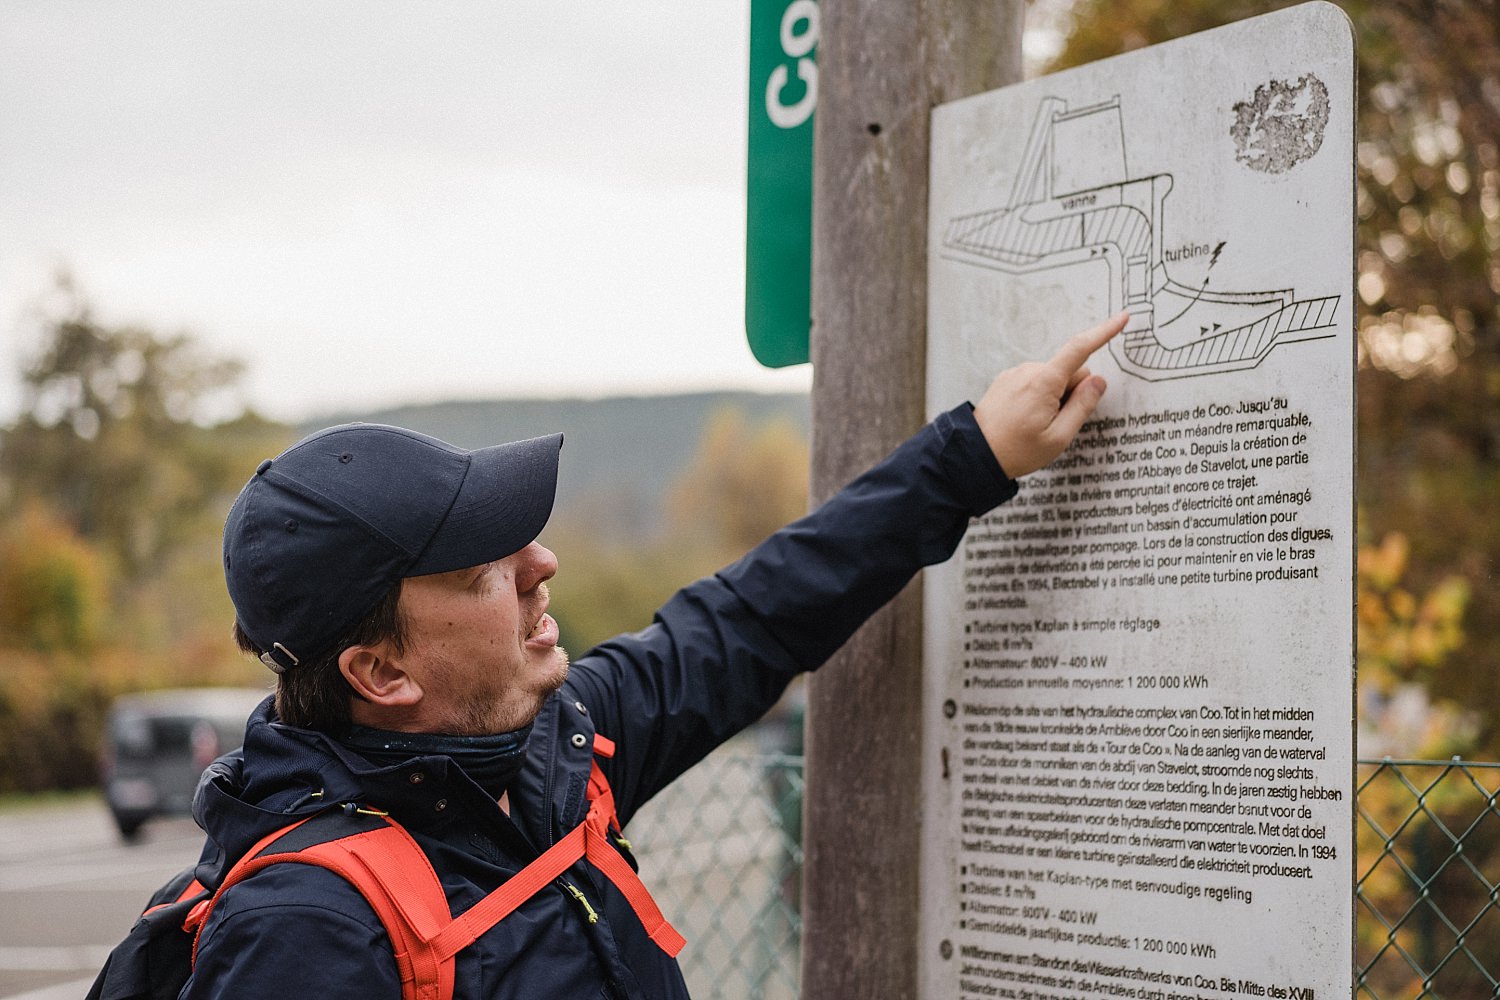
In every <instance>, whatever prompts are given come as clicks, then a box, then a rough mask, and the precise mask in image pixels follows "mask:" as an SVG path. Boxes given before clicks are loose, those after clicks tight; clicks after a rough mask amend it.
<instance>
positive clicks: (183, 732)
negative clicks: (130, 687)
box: [101, 688, 269, 840]
mask: <svg viewBox="0 0 1500 1000" xmlns="http://www.w3.org/2000/svg"><path fill="white" fill-rule="evenodd" d="M267 694H269V692H268V691H264V690H261V689H259V688H186V689H181V690H167V691H149V692H146V693H144V694H131V695H124V696H122V697H120V698H118V699H117V700H116V701H115V704H114V706H113V707H112V708H111V709H110V713H109V726H108V730H107V732H106V733H105V741H104V759H103V767H102V775H101V777H102V779H103V784H104V797H105V799H106V800H107V801H108V803H109V811H110V813H111V814H113V816H114V819H115V825H116V826H118V827H119V828H120V836H121V837H123V838H125V839H126V840H133V839H134V838H135V837H136V836H137V835H138V834H139V833H140V829H141V826H142V824H144V823H145V822H146V821H147V820H148V819H151V818H153V817H156V816H186V815H190V814H191V813H192V808H193V791H194V789H196V788H197V787H198V778H199V776H200V775H202V774H203V770H204V768H206V767H208V765H209V764H211V763H213V761H214V758H216V757H218V756H219V755H220V754H224V753H228V752H229V751H230V750H233V749H235V748H237V747H238V746H240V744H241V743H242V742H243V741H244V738H245V721H246V720H247V719H248V718H249V717H250V713H251V711H253V710H254V708H255V706H256V705H258V704H260V702H261V701H263V700H264V699H265V697H266V696H267Z"/></svg>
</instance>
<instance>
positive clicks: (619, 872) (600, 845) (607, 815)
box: [431, 762, 687, 958]
mask: <svg viewBox="0 0 1500 1000" xmlns="http://www.w3.org/2000/svg"><path fill="white" fill-rule="evenodd" d="M600 789H602V791H600ZM614 822H615V808H614V794H613V793H612V792H611V791H610V790H609V783H608V782H607V781H605V780H604V774H603V772H602V771H600V770H599V765H598V763H597V762H596V763H594V764H593V771H592V773H591V774H590V776H589V812H588V816H587V818H585V819H584V821H583V822H582V823H581V824H579V825H578V826H576V827H574V828H573V830H572V832H570V833H569V834H568V835H567V836H565V837H563V838H562V839H561V840H559V841H558V842H557V843H555V844H553V845H552V846H551V847H550V848H548V849H547V850H546V852H544V853H543V854H542V856H541V857H539V858H537V859H536V860H535V861H533V862H532V863H531V864H529V865H527V866H526V867H525V868H523V869H521V870H520V871H519V872H517V873H516V874H514V875H512V876H511V877H510V878H508V879H506V881H505V884H504V885H502V886H501V887H500V888H498V889H496V890H495V891H494V892H492V893H490V894H489V895H488V896H485V897H484V898H483V899H481V900H480V901H479V902H477V903H475V904H474V905H473V906H471V907H470V908H469V909H468V910H466V911H464V913H463V914H462V915H461V916H458V917H455V918H454V920H453V922H452V923H451V924H449V925H448V926H447V927H444V928H443V929H442V930H441V931H439V932H438V934H437V935H436V936H435V937H433V938H432V940H431V945H432V947H433V948H434V950H436V951H437V953H438V954H439V955H440V956H442V957H443V958H448V957H451V956H453V955H456V954H458V952H460V951H462V950H463V949H464V948H466V947H468V945H469V944H471V943H472V942H473V941H474V940H475V939H477V938H478V937H479V936H480V935H481V934H483V933H484V932H485V931H487V930H489V929H490V928H491V927H493V926H495V925H496V924H497V923H499V922H500V921H501V920H504V919H505V918H506V917H507V916H509V915H510V914H511V913H512V912H513V911H514V910H515V909H516V907H518V906H520V905H521V904H522V903H524V902H526V900H528V899H530V898H531V897H532V896H535V895H536V894H537V893H538V892H540V891H541V890H542V889H543V888H544V887H545V886H547V885H548V884H550V883H551V882H552V880H553V879H555V878H557V877H558V876H559V875H561V874H562V873H563V872H565V871H567V870H568V869H569V868H571V867H572V866H573V865H574V864H575V863H576V862H577V861H578V860H579V859H580V858H587V859H588V861H589V863H590V864H592V865H593V866H594V867H595V868H597V869H598V870H599V873H600V874H601V875H603V876H604V877H605V878H607V879H609V880H610V881H611V882H613V883H614V885H615V888H617V889H619V890H620V893H621V895H623V896H624V897H625V900H626V902H628V903H629V904H630V908H631V909H632V910H634V911H635V915H636V917H637V918H639V919H640V921H641V925H642V926H644V927H645V929H646V934H647V936H649V937H650V938H651V940H652V941H654V942H655V943H656V945H657V947H659V948H661V950H662V951H664V952H666V953H667V954H668V955H670V956H672V957H673V958H676V957H677V954H678V953H679V952H680V951H682V949H683V946H684V945H686V944H687V941H686V940H685V939H684V938H683V936H682V935H681V934H679V933H677V930H676V929H675V928H674V927H673V926H672V925H671V924H670V923H668V922H667V918H666V917H664V916H662V912H661V909H660V908H659V907H658V906H657V905H656V901H655V900H653V899H652V898H651V893H650V892H649V891H647V889H646V886H645V883H643V882H642V881H641V879H640V876H638V875H637V874H636V873H635V871H634V870H633V869H632V868H631V867H630V865H629V864H627V863H626V861H625V859H624V858H623V857H621V856H620V853H619V852H618V851H616V850H615V849H614V847H612V846H611V845H610V843H609V828H610V826H611V825H613V824H614Z"/></svg>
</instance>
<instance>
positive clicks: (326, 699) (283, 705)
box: [234, 581, 406, 733]
mask: <svg viewBox="0 0 1500 1000" xmlns="http://www.w3.org/2000/svg"><path fill="white" fill-rule="evenodd" d="M400 601H401V583H400V582H399V581H398V582H397V583H396V585H395V586H394V587H392V588H391V589H390V590H388V591H387V592H386V595H385V596H384V597H382V598H381V599H380V603H379V604H377V605H375V607H374V608H372V609H371V610H370V611H369V612H368V613H367V614H366V615H365V616H364V617H363V618H361V619H360V620H359V621H358V622H357V623H355V625H354V627H353V628H351V629H350V630H349V631H348V632H347V633H345V634H344V636H343V637H342V638H340V639H339V641H338V642H336V643H334V644H333V645H332V646H330V647H329V648H328V651H327V652H326V653H324V654H323V655H321V656H317V657H314V658H312V659H310V660H308V661H306V662H304V663H299V664H297V665H296V666H295V667H292V668H291V669H289V670H286V671H284V672H283V673H280V674H278V675H277V680H276V714H277V715H278V716H279V717H280V718H281V721H282V722H285V723H286V724H287V725H289V726H298V727H300V728H302V729H316V730H318V731H320V732H325V733H337V732H341V731H343V730H345V729H347V728H348V727H349V724H350V721H351V720H350V717H349V699H350V698H353V697H356V695H355V692H354V689H353V688H351V687H350V686H349V682H348V681H346V680H344V675H343V674H341V673H339V655H340V654H341V653H343V651H344V650H346V649H348V648H349V647H350V646H373V645H375V644H376V643H379V642H390V643H391V645H393V646H394V647H396V651H397V652H402V651H404V650H405V648H406V619H405V618H404V617H403V616H402V614H401V608H400ZM234 641H235V643H236V644H237V645H238V646H239V647H240V649H242V650H243V651H245V652H247V653H249V654H251V655H252V656H259V655H260V654H261V652H262V650H261V649H260V648H258V647H257V646H256V645H255V643H253V642H251V641H250V637H249V636H247V635H245V632H244V630H243V629H241V628H240V623H239V622H238V621H236V622H235V623H234Z"/></svg>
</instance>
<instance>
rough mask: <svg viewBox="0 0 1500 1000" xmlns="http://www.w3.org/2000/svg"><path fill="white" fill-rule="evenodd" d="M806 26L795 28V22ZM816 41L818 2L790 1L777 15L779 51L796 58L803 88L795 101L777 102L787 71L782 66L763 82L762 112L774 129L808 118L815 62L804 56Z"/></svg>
mask: <svg viewBox="0 0 1500 1000" xmlns="http://www.w3.org/2000/svg"><path fill="white" fill-rule="evenodd" d="M803 22H805V24H806V26H805V27H804V28H803V29H802V31H801V32H798V31H797V30H796V28H797V25H798V24H799V23H803ZM817 44H818V5H817V3H816V2H814V0H792V2H791V3H790V4H789V5H788V6H787V9H786V13H784V14H782V15H781V50H782V51H783V52H785V53H786V54H787V55H788V56H790V57H791V58H793V59H795V60H797V76H798V78H799V79H801V81H802V83H803V84H804V85H805V86H806V87H807V92H806V93H804V94H803V95H802V100H800V101H798V102H797V103H796V104H783V103H781V92H782V90H783V89H785V88H786V84H787V79H788V78H789V76H790V74H789V73H788V72H787V68H786V66H784V65H783V66H777V67H776V68H775V69H774V70H772V71H771V78H770V79H769V80H767V81H766V114H767V115H769V116H770V118H771V124H773V125H775V126H776V127H777V128H796V127H797V126H798V125H801V124H802V123H803V122H805V121H807V119H809V118H811V117H812V113H813V108H814V106H816V105H817V103H818V64H817V63H815V62H813V60H812V59H810V58H808V53H809V52H811V51H812V50H813V46H814V45H817Z"/></svg>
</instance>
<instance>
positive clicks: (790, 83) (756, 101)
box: [745, 0, 818, 368]
mask: <svg viewBox="0 0 1500 1000" xmlns="http://www.w3.org/2000/svg"><path fill="white" fill-rule="evenodd" d="M817 44H818V5H817V4H816V3H815V2H814V0H752V2H751V5H750V152H749V164H748V175H747V184H746V213H745V334H746V336H747V338H748V339H749V341H750V350H751V352H752V353H753V354H754V355H755V358H756V360H758V361H759V362H760V363H761V364H763V365H765V366H766V367H768V368H782V367H785V366H787V365H795V364H801V363H803V362H805V361H807V359H808V330H809V328H810V327H811V322H812V169H813V110H814V108H815V107H816V105H817V101H818V64H817V51H816V49H817Z"/></svg>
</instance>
